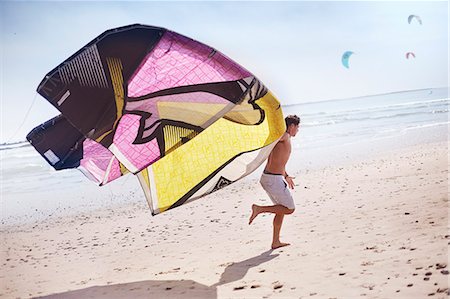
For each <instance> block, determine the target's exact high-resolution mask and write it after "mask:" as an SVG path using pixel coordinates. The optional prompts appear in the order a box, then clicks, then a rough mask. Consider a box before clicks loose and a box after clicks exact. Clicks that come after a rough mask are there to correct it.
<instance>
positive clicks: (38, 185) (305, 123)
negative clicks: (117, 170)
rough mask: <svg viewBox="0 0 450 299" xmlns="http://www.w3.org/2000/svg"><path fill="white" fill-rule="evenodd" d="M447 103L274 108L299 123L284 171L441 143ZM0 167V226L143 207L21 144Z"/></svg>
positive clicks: (438, 96)
mask: <svg viewBox="0 0 450 299" xmlns="http://www.w3.org/2000/svg"><path fill="white" fill-rule="evenodd" d="M449 103H450V102H449V96H448V88H438V89H423V90H415V91H405V92H396V93H390V94H382V95H373V96H365V97H358V98H351V99H338V100H329V101H322V102H315V103H300V104H296V105H288V106H282V108H283V111H284V114H285V115H287V114H297V115H299V116H300V117H301V126H300V130H299V133H298V135H297V136H296V137H295V138H293V139H292V143H293V152H292V156H291V159H290V161H289V163H288V166H287V169H288V171H289V172H290V173H293V171H298V170H300V171H304V170H311V169H320V167H324V166H329V165H336V164H339V163H346V162H347V161H350V160H354V159H364V158H365V157H368V156H370V155H373V154H376V153H382V152H383V151H387V150H390V149H395V148H401V147H405V146H410V145H415V144H421V143H429V142H436V141H445V140H448V137H449V119H448V108H449ZM0 163H1V164H0V165H1V173H0V182H1V186H0V187H1V198H0V204H1V216H2V223H3V224H7V223H11V222H12V223H13V222H23V221H31V220H37V219H42V218H46V217H50V216H52V215H55V214H58V215H59V214H61V215H63V214H64V213H71V212H76V211H79V210H87V209H94V208H99V207H109V208H110V207H111V206H114V205H115V204H120V203H123V202H124V201H140V202H143V203H144V204H145V198H144V195H143V194H142V192H141V190H140V187H139V184H138V182H137V180H136V179H135V178H134V177H133V176H132V175H127V176H125V177H122V178H120V179H118V180H116V181H114V182H112V183H110V184H108V185H106V186H104V187H98V186H96V185H95V184H93V183H92V182H90V181H89V180H88V179H87V178H86V177H84V175H83V174H82V173H81V172H79V171H78V170H64V171H58V172H57V171H55V170H54V169H53V168H52V167H51V166H50V165H49V164H47V162H46V161H45V160H44V159H43V158H42V157H41V156H40V155H39V154H38V153H37V152H36V151H35V150H34V148H33V147H32V146H30V145H29V144H28V143H27V142H23V143H18V144H4V145H1V146H0ZM259 173H260V170H258V171H256V172H255V173H253V174H252V175H250V176H249V177H248V178H246V179H254V178H256V177H257V176H258V175H259ZM244 180H245V179H244Z"/></svg>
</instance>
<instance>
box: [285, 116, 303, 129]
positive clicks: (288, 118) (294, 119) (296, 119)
mask: <svg viewBox="0 0 450 299" xmlns="http://www.w3.org/2000/svg"><path fill="white" fill-rule="evenodd" d="M284 121H285V122H286V129H287V128H289V126H290V125H291V124H294V125H296V126H298V124H300V117H298V116H297V115H293V114H291V115H288V116H286V118H285V119H284Z"/></svg>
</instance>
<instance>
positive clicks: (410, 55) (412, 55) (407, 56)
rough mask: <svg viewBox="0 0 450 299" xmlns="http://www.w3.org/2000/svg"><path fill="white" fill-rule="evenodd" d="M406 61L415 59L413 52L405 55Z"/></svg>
mask: <svg viewBox="0 0 450 299" xmlns="http://www.w3.org/2000/svg"><path fill="white" fill-rule="evenodd" d="M405 56H406V59H409V58H410V57H413V58H416V55H415V54H414V53H413V52H408V53H406V55H405Z"/></svg>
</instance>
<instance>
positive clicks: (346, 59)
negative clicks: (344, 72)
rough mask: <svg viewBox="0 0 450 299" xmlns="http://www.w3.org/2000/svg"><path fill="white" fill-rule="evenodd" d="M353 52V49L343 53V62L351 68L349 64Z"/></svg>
mask: <svg viewBox="0 0 450 299" xmlns="http://www.w3.org/2000/svg"><path fill="white" fill-rule="evenodd" d="M352 54H353V52H352V51H346V52H345V53H344V54H343V55H342V64H343V65H344V66H345V67H346V68H350V66H349V64H348V63H349V59H350V56H351V55H352Z"/></svg>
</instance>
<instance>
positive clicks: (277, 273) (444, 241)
mask: <svg viewBox="0 0 450 299" xmlns="http://www.w3.org/2000/svg"><path fill="white" fill-rule="evenodd" d="M448 145H449V143H448V142H439V143H432V144H422V145H416V146H412V147H407V148H402V149H395V150H392V151H390V152H382V153H380V154H379V155H376V156H373V157H371V158H370V159H362V160H356V161H352V162H350V163H346V164H342V165H337V166H328V167H325V168H323V169H320V170H314V171H310V170H307V169H306V170H303V171H295V172H294V173H295V176H297V179H296V183H297V184H298V185H297V186H296V188H295V190H294V191H293V196H294V199H295V200H296V206H297V209H296V212H295V213H294V214H292V215H290V216H289V217H287V216H286V221H285V223H284V226H283V228H282V231H281V237H282V241H286V242H289V243H291V245H290V246H287V247H284V248H281V249H277V250H274V251H272V250H269V249H270V238H271V221H272V217H271V216H269V215H260V216H258V217H257V218H256V219H255V221H254V223H253V224H252V225H251V226H248V224H247V223H248V222H247V221H248V217H249V215H250V206H251V204H252V203H260V204H270V202H269V201H268V199H267V196H266V195H265V194H264V191H263V190H262V188H260V186H259V185H258V184H257V181H256V179H250V180H248V181H247V180H242V181H240V182H237V183H235V184H233V185H231V186H228V187H227V188H224V189H222V190H219V191H218V192H216V193H214V194H211V195H209V196H207V197H205V198H203V199H200V200H197V201H194V202H192V203H190V204H187V205H184V206H181V207H179V208H176V209H173V210H170V211H168V212H165V213H163V214H160V215H158V216H155V217H152V216H151V214H150V212H149V211H148V208H147V203H146V202H145V201H144V200H142V201H139V202H131V203H128V204H125V205H122V206H121V207H120V208H117V209H113V207H110V208H109V209H100V210H95V211H91V212H86V213H83V214H79V215H77V216H69V217H56V218H51V219H48V220H46V221H41V222H38V223H30V224H24V225H20V226H19V225H16V226H7V227H3V228H2V232H1V235H2V241H3V245H4V246H3V247H2V251H1V255H2V269H3V270H2V273H1V277H0V281H1V283H2V285H3V286H4V288H3V290H2V293H1V294H0V297H3V296H5V297H23V298H27V297H36V296H49V297H48V298H56V297H58V298H61V297H63V298H81V297H83V298H85V297H97V298H98V297H100V298H111V297H131V296H133V297H138V298H142V297H148V296H157V297H168V298H174V297H177V296H187V297H194V296H195V297H199V298H229V297H258V298H263V297H267V298H269V297H275V298H276V297H283V296H284V297H288V298H293V297H295V298H298V297H300V296H317V297H320V298H323V297H325V298H330V297H333V298H350V297H363V296H367V297H369V298H405V297H407V298H424V297H427V296H433V298H446V296H447V295H448V292H449V291H448V287H449V286H448V269H449V267H448V246H449V244H450V236H449V235H448V228H447V226H448V219H449V217H448V181H447V176H448V157H447V154H448ZM445 273H447V274H445ZM52 294H53V295H52ZM430 294H433V295H430Z"/></svg>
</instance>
